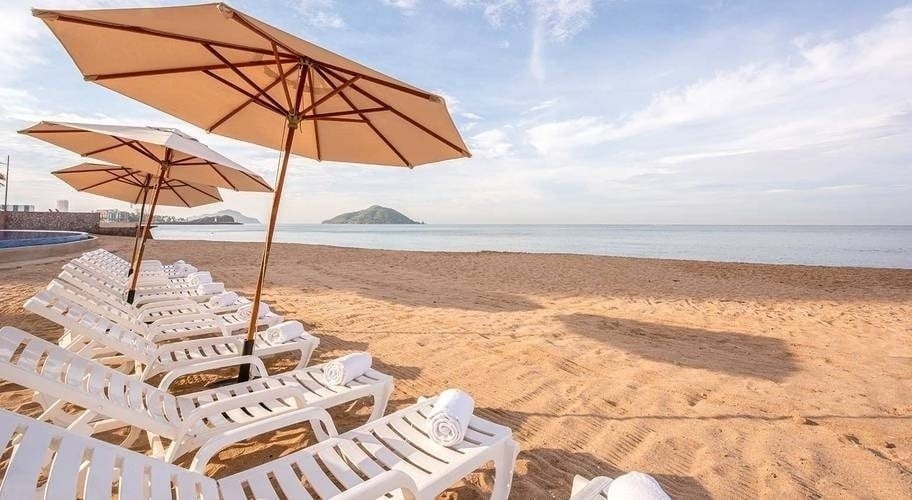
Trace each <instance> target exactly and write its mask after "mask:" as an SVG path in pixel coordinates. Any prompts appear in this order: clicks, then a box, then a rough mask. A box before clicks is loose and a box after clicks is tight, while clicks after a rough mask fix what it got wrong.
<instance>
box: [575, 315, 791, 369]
mask: <svg viewBox="0 0 912 500" xmlns="http://www.w3.org/2000/svg"><path fill="white" fill-rule="evenodd" d="M558 318H559V319H560V320H561V321H562V322H563V323H564V324H565V325H566V327H567V330H568V331H569V332H571V333H574V334H577V335H582V336H584V337H588V338H590V339H593V340H596V341H599V342H602V343H605V344H607V345H610V346H612V347H615V348H617V349H621V350H624V351H627V352H629V353H631V354H634V355H636V356H640V357H642V358H646V359H649V360H652V361H658V362H660V363H668V364H672V365H676V366H683V367H686V368H698V369H702V370H709V371H714V372H723V373H727V374H729V375H735V376H741V377H752V378H758V379H765V380H770V381H773V382H781V381H782V380H784V379H785V378H786V377H788V376H789V375H791V374H793V373H795V372H797V371H798V369H799V367H798V365H797V363H796V362H795V359H794V357H793V356H792V354H791V352H789V349H788V345H787V344H786V343H785V341H783V340H781V339H777V338H773V337H767V336H763V335H750V334H746V333H738V332H725V331H721V332H720V331H712V330H703V329H699V328H686V327H681V326H670V325H662V324H658V323H647V322H643V321H635V320H629V319H620V318H612V317H608V316H599V315H595V314H570V315H564V316H559V317H558Z"/></svg>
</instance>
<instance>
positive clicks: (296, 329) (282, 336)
mask: <svg viewBox="0 0 912 500" xmlns="http://www.w3.org/2000/svg"><path fill="white" fill-rule="evenodd" d="M260 304H261V305H260V310H262V308H263V305H265V304H263V303H262V302H261V303H260ZM267 309H268V308H267ZM238 311H240V309H238ZM247 318H248V319H249V318H250V311H248V312H247ZM305 334H307V330H305V329H304V325H303V324H301V322H300V321H283V322H281V323H279V324H278V325H275V326H270V327H269V328H267V329H266V331H265V332H264V333H263V336H264V337H265V338H266V340H268V341H269V343H270V344H284V343H285V342H288V341H290V340H294V339H296V338H298V337H301V336H304V335H305Z"/></svg>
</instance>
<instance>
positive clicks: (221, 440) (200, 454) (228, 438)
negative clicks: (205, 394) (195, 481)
mask: <svg viewBox="0 0 912 500" xmlns="http://www.w3.org/2000/svg"><path fill="white" fill-rule="evenodd" d="M304 421H309V422H311V423H315V422H319V423H322V424H323V425H324V426H325V427H326V429H327V430H328V431H330V433H331V435H333V436H335V435H336V434H337V432H336V427H335V425H334V424H333V421H332V418H331V417H330V416H329V413H327V411H326V410H324V409H323V408H319V407H316V406H305V407H303V408H298V409H297V410H292V411H290V412H287V413H282V414H279V415H274V416H272V417H267V418H264V419H262V420H257V421H255V422H253V423H250V424H248V425H245V426H243V427H238V428H236V429H231V430H229V431H226V432H224V433H222V434H220V435H218V436H216V437H214V438H212V439H210V440H208V441H206V442H205V443H204V444H203V445H202V446H200V447H199V449H198V450H197V451H196V455H194V457H193V461H192V462H191V463H190V470H193V471H196V472H199V473H201V474H204V473H205V470H206V465H208V464H209V461H210V460H212V457H213V456H215V455H216V454H217V453H218V452H220V451H222V450H224V449H225V448H227V447H229V446H231V445H233V444H235V443H238V442H240V441H243V440H245V439H250V438H252V437H256V436H259V435H260V434H265V433H267V432H272V431H275V430H278V429H281V428H282V427H288V426H289V425H295V424H299V423H301V422H304Z"/></svg>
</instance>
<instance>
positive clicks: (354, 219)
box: [323, 205, 421, 224]
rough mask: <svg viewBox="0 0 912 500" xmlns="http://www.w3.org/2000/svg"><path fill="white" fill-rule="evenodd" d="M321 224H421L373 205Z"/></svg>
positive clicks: (390, 209)
mask: <svg viewBox="0 0 912 500" xmlns="http://www.w3.org/2000/svg"><path fill="white" fill-rule="evenodd" d="M323 224H421V223H420V222H415V221H413V220H412V219H409V218H408V217H406V216H405V215H402V213H400V212H397V211H396V210H393V209H392V208H386V207H381V206H380V205H374V206H372V207H368V208H365V209H364V210H358V211H357V212H349V213H347V214H342V215H337V216H335V217H333V218H332V219H329V220H325V221H323Z"/></svg>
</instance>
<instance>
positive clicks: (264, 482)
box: [0, 400, 518, 500]
mask: <svg viewBox="0 0 912 500" xmlns="http://www.w3.org/2000/svg"><path fill="white" fill-rule="evenodd" d="M432 404H433V400H429V401H425V402H422V403H418V404H416V405H413V406H410V407H408V408H406V409H404V410H401V411H398V412H395V413H392V414H390V415H387V416H386V417H384V418H382V419H380V420H376V421H374V422H371V423H369V424H366V425H364V426H361V427H359V428H357V429H354V430H352V431H350V432H347V433H344V434H342V435H340V436H338V437H331V438H329V439H327V440H325V441H323V442H320V443H318V444H316V445H313V446H310V447H308V448H304V449H302V450H299V451H296V452H293V453H291V454H289V455H286V456H284V457H281V458H277V459H273V460H270V461H268V462H266V463H264V464H262V465H259V466H257V467H254V468H252V469H248V470H245V471H241V472H237V473H235V474H232V475H230V476H227V477H225V478H222V479H218V480H215V479H212V478H210V477H207V476H205V475H204V474H203V471H204V470H205V468H206V465H207V463H208V461H209V460H210V458H211V457H212V456H213V455H214V453H216V452H217V451H218V450H219V449H221V448H222V447H224V446H226V445H230V444H232V443H234V442H237V440H241V439H247V438H249V437H252V436H253V435H257V434H259V433H258V432H257V429H255V428H254V426H248V427H244V428H238V429H234V430H231V431H228V432H227V433H226V435H225V436H224V437H223V441H224V442H217V441H211V442H210V443H209V444H207V445H206V446H205V447H204V448H203V449H200V452H199V453H198V454H197V455H196V457H195V458H194V460H193V463H192V465H191V468H190V470H186V469H183V468H180V467H177V466H174V465H171V464H167V463H164V462H161V461H159V460H156V459H154V458H152V457H147V456H143V455H139V454H137V453H135V452H132V451H130V450H126V449H123V448H120V447H118V446H115V445H112V444H110V443H105V442H102V441H99V440H97V439H94V438H91V437H86V436H80V435H78V434H75V433H72V432H70V431H68V430H65V429H60V428H57V427H53V426H50V425H47V424H45V423H42V422H37V421H35V420H32V419H30V418H28V417H25V416H22V415H16V414H14V413H10V412H7V411H5V410H0V450H2V451H5V452H6V453H5V455H6V454H9V457H10V458H9V465H8V467H7V469H6V475H5V477H3V481H2V482H0V495H2V497H3V498H19V497H21V498H35V497H36V496H38V497H39V498H46V499H54V500H69V499H70V498H77V497H79V498H84V499H86V500H106V499H108V498H111V496H112V495H113V494H114V493H117V494H118V495H119V497H120V498H122V499H124V498H151V499H153V500H159V499H168V500H170V499H172V498H179V499H185V498H200V499H203V500H219V499H225V500H235V499H245V498H258V499H278V498H289V499H312V498H314V497H313V494H314V493H315V494H316V496H317V497H319V498H321V499H323V500H328V499H334V500H356V499H358V500H363V499H370V498H399V499H419V500H430V499H433V498H436V497H437V496H438V495H439V494H440V493H442V492H443V491H444V490H446V489H447V488H448V487H450V486H452V485H453V484H454V483H455V482H457V481H459V480H460V479H462V478H463V477H465V476H466V475H468V474H469V473H471V472H472V471H474V470H476V469H477V468H479V467H481V466H483V465H484V464H485V463H488V462H493V463H494V465H495V482H494V491H493V494H492V498H493V499H494V500H506V498H507V496H508V495H509V492H510V485H511V481H512V476H513V469H514V463H515V461H516V454H517V451H518V448H517V445H516V443H515V442H514V441H513V439H512V435H511V432H510V429H508V428H506V427H503V426H500V425H497V424H494V423H492V422H488V421H486V420H483V419H481V418H478V417H473V418H472V420H471V422H470V430H469V432H468V434H467V437H466V439H465V440H464V441H463V442H462V443H459V444H457V445H455V446H452V447H443V446H440V445H437V444H436V443H434V442H433V441H431V440H430V438H428V436H427V435H426V434H424V432H423V425H424V420H425V415H426V414H427V412H428V410H429V409H430V408H431V405H432ZM300 411H301V412H303V413H304V414H303V415H295V414H293V413H289V414H287V415H281V416H276V417H271V419H274V420H278V421H279V422H272V423H270V422H263V424H264V425H266V426H269V427H276V426H277V425H279V426H280V427H281V425H280V424H287V423H292V422H289V420H291V418H298V419H300V418H308V419H319V418H320V415H319V414H315V413H313V414H312V413H307V412H308V409H305V410H300ZM324 418H325V417H324ZM322 425H323V426H326V427H329V432H328V433H332V434H334V430H335V429H334V428H332V427H331V426H332V422H331V421H323V423H322ZM254 433H256V434H254ZM36 490H37V493H38V494H37V495H36Z"/></svg>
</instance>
